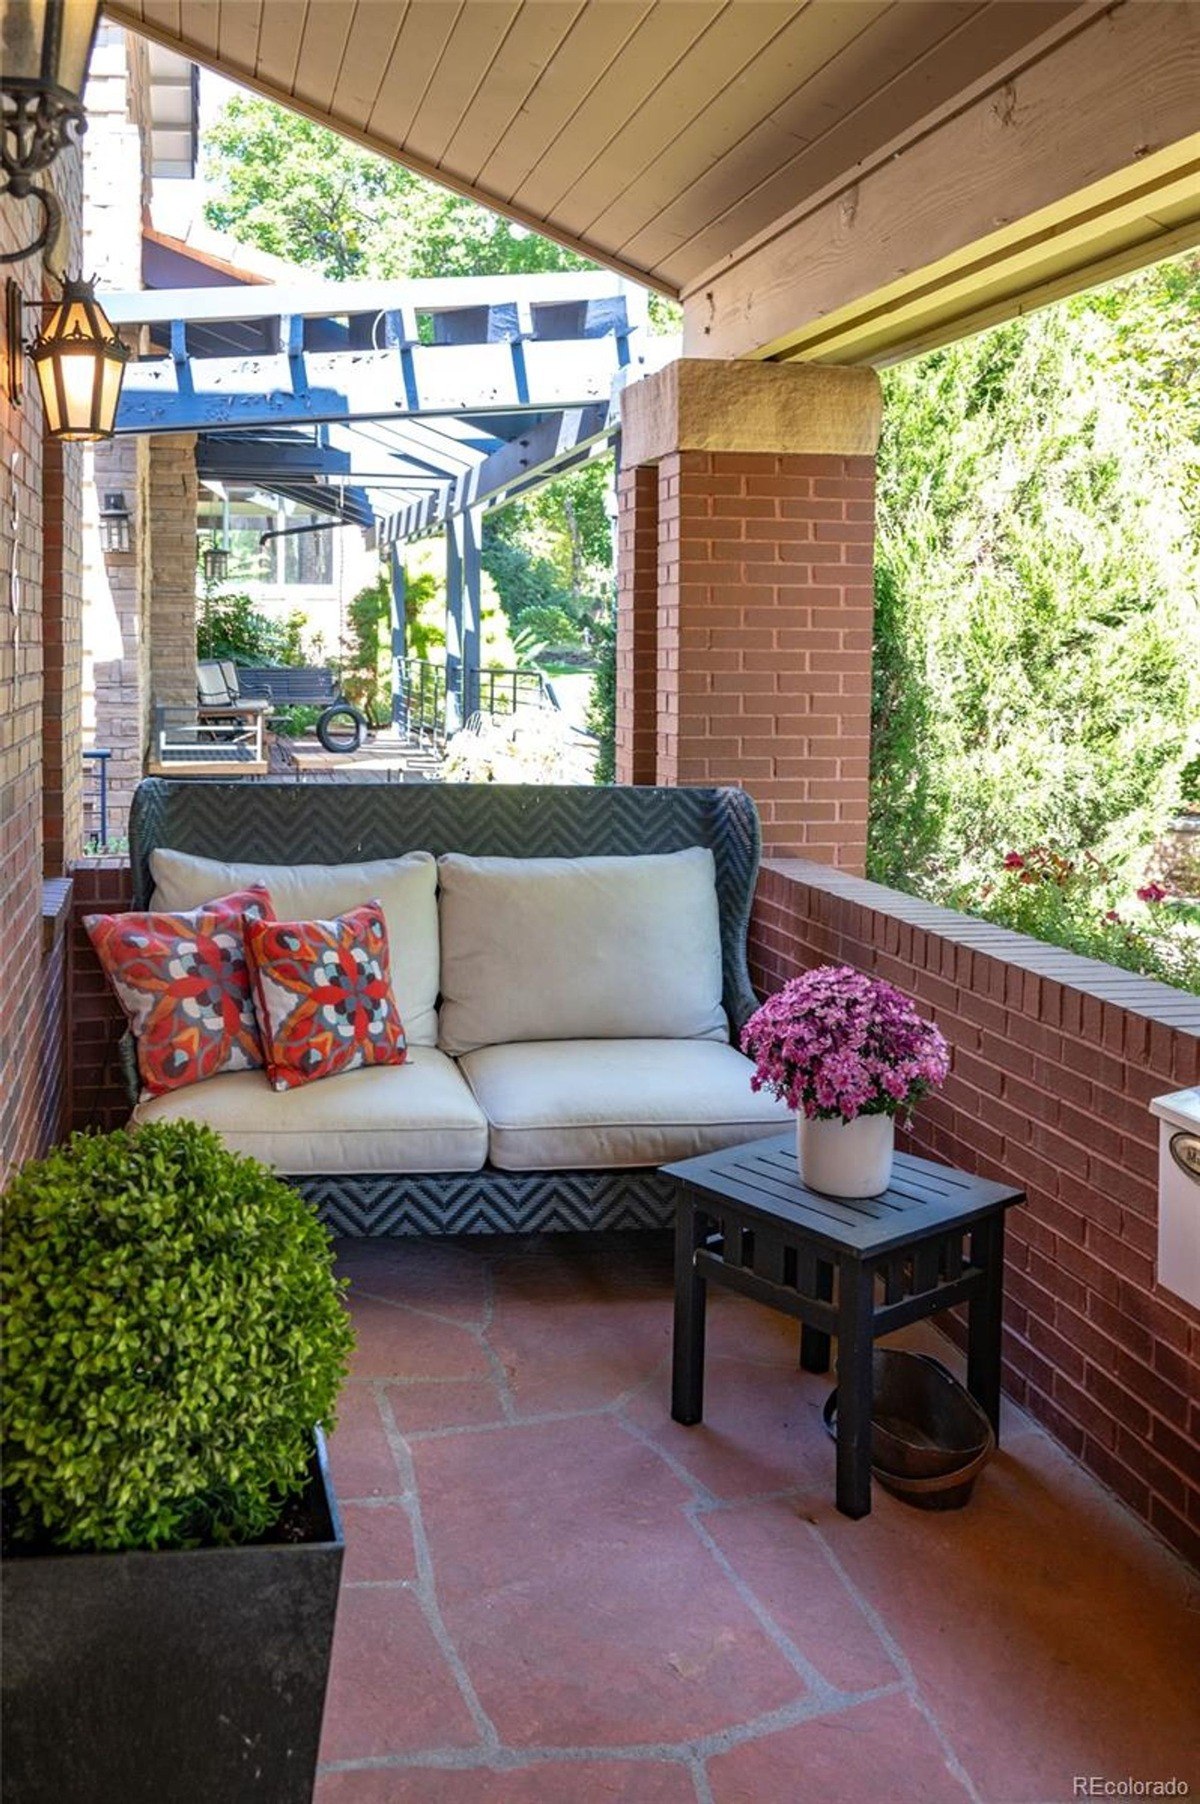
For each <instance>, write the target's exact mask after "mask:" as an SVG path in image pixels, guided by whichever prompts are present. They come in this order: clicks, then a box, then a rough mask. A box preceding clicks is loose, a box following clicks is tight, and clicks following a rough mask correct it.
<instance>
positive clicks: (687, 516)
mask: <svg viewBox="0 0 1200 1804" xmlns="http://www.w3.org/2000/svg"><path fill="white" fill-rule="evenodd" d="M879 415H880V402H879V387H878V381H877V379H876V377H875V375H874V373H873V372H872V371H870V370H840V369H826V368H823V367H818V366H816V365H809V364H795V365H773V364H749V363H746V364H741V363H710V362H707V361H704V360H701V359H686V360H683V361H681V362H679V363H676V364H672V365H670V366H668V368H666V369H664V370H661V371H659V372H657V373H656V374H655V375H654V376H651V377H648V378H646V379H645V380H644V381H642V382H639V383H636V384H634V385H633V386H631V387H630V388H629V389H627V390H626V391H625V394H624V395H623V397H622V465H623V470H622V483H623V484H624V485H625V494H626V495H627V496H628V497H629V502H628V504H627V505H628V506H629V507H631V508H632V509H633V510H635V514H636V515H637V518H643V517H647V516H648V515H649V512H650V503H649V496H648V483H649V481H650V480H651V476H652V475H653V481H654V489H655V511H656V521H657V535H658V558H657V572H656V578H655V589H656V608H655V617H656V635H655V636H656V646H655V668H656V704H655V712H656V748H655V780H656V781H658V782H660V783H736V784H739V785H741V786H742V787H744V788H746V789H747V790H749V792H750V793H751V795H753V797H754V799H755V801H756V802H757V803H758V806H759V810H760V812H761V815H762V821H763V837H764V843H765V845H766V847H767V848H768V850H770V851H773V852H776V853H779V852H789V853H800V852H802V853H803V854H804V856H806V857H809V858H813V859H820V860H822V861H823V862H825V863H829V864H835V865H840V866H841V867H843V868H844V869H847V870H851V871H861V870H862V869H863V867H864V863H865V858H866V829H867V788H868V770H869V754H870V706H871V629H872V615H873V594H872V572H871V559H872V541H873V536H874V450H875V445H876V443H877V439H878V432H879ZM639 509H640V513H639V512H638V510H639ZM637 518H635V521H634V523H633V526H632V528H631V529H630V528H627V530H626V531H625V532H624V533H623V534H622V539H621V545H620V553H619V555H621V557H622V558H623V560H624V562H623V565H622V571H621V581H620V585H619V597H620V600H619V607H620V608H621V610H622V611H625V612H629V611H632V623H630V622H628V621H627V623H626V626H625V637H626V640H627V641H628V640H630V639H632V638H633V636H634V635H636V621H637V611H636V597H637V596H638V595H639V594H642V595H644V593H645V589H646V577H645V574H644V572H639V570H638V565H637ZM631 555H632V568H631V567H630V560H631ZM639 576H640V582H639ZM630 597H632V598H634V605H633V608H632V610H630V609H629V602H628V598H630ZM621 644H622V636H621V630H620V624H619V626H618V650H620V647H621ZM636 701H637V692H636V686H634V688H633V690H632V692H630V691H624V690H622V687H621V683H620V665H619V664H618V745H619V746H620V745H621V743H622V737H623V735H624V736H625V737H626V738H628V737H629V736H630V735H636V731H637V727H636V721H637V714H636V711H635V710H636ZM618 773H619V774H620V775H623V774H624V773H623V772H622V770H621V767H620V766H618Z"/></svg>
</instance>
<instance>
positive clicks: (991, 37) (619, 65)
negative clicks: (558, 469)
mask: <svg viewBox="0 0 1200 1804" xmlns="http://www.w3.org/2000/svg"><path fill="white" fill-rule="evenodd" d="M106 10H107V12H108V13H109V15H110V16H111V17H112V18H113V19H114V20H116V21H118V22H120V23H122V24H126V25H129V26H131V27H133V28H134V29H137V30H141V31H143V32H145V33H146V35H148V36H150V37H152V38H154V39H155V40H156V41H158V42H160V43H165V44H168V45H170V46H171V47H172V48H174V49H177V50H179V51H181V52H183V53H184V54H186V55H188V56H190V57H192V58H194V60H196V61H197V62H200V63H204V64H207V65H208V66H210V67H212V68H216V69H219V70H221V71H222V72H223V73H224V74H226V75H227V76H229V77H230V78H231V79H233V80H235V81H238V82H241V83H243V84H244V85H246V86H248V87H252V88H255V89H257V90H259V91H260V92H262V93H264V94H267V95H269V96H270V97H271V98H272V99H275V100H278V101H281V102H283V103H285V104H287V105H290V106H293V107H296V108H297V109H298V110H300V111H301V112H304V113H306V114H308V115H310V116H311V117H313V118H316V119H319V120H321V121H322V122H324V123H327V124H329V125H331V126H334V127H335V128H337V129H338V130H340V131H343V132H345V133H347V134H348V135H349V136H350V137H353V138H355V139H357V140H358V141H360V142H361V143H364V144H367V145H370V146H372V147H373V148H375V149H378V150H380V151H383V152H385V153H386V154H388V155H390V156H394V157H397V158H398V159H399V160H400V161H401V162H403V163H406V164H408V165H409V166H410V167H411V168H414V169H416V170H419V171H420V172H421V173H423V174H426V175H430V176H433V177H435V178H436V179H437V180H439V181H442V182H444V183H445V184H446V185H447V186H449V187H451V188H454V189H457V190H459V191H460V192H465V193H469V194H472V195H474V196H476V197H477V198H478V199H480V200H482V201H484V202H486V203H487V204H488V205H489V206H492V207H495V208H497V209H498V210H499V211H501V212H503V213H506V214H508V215H509V216H510V217H512V218H515V219H517V220H519V221H521V222H522V223H524V224H527V225H530V226H532V227H535V228H536V229H538V230H541V231H544V232H546V233H547V234H548V235H549V236H551V237H553V238H556V239H558V240H559V241H560V242H562V243H565V244H568V245H571V246H572V247H574V248H576V249H578V250H580V251H582V252H583V253H584V254H585V255H588V256H590V257H593V258H595V259H596V260H597V261H599V262H602V263H606V264H608V265H610V266H611V267H613V268H615V269H618V270H620V271H622V272H623V273H625V274H628V275H631V276H633V277H634V278H635V279H637V280H639V281H643V282H646V283H648V284H650V285H651V286H653V287H655V288H658V289H660V290H661V291H663V292H664V293H667V294H674V295H677V294H680V293H681V292H683V291H684V290H687V289H689V288H694V287H695V285H696V284H697V283H698V282H699V281H701V280H703V279H704V278H705V276H706V274H707V273H708V272H710V271H713V270H715V269H717V268H718V267H719V266H720V265H721V264H722V263H723V262H724V261H725V260H726V259H728V258H729V257H730V256H732V254H733V253H734V252H735V251H736V250H737V248H738V247H739V246H741V245H743V244H745V243H746V242H747V240H749V239H752V238H754V237H755V236H756V235H757V234H759V233H761V232H763V231H765V230H767V229H768V228H769V227H770V226H771V224H772V222H773V221H775V220H777V219H779V218H781V217H782V216H783V215H785V214H788V213H790V212H793V211H794V210H795V209H796V208H797V207H798V206H801V205H802V204H803V203H804V201H805V199H806V197H809V196H813V195H817V194H818V193H820V192H821V191H823V190H826V189H828V188H829V186H830V184H831V183H836V182H838V181H839V180H842V181H844V180H846V179H847V178H848V177H849V176H851V175H852V174H853V172H854V170H855V169H856V167H857V166H858V165H859V164H860V163H862V162H863V161H864V160H867V159H869V158H871V156H872V155H873V154H874V153H876V152H878V151H879V149H880V148H881V147H882V146H884V145H885V144H889V143H891V142H893V141H894V140H896V139H897V138H900V137H903V136H905V135H906V134H910V133H912V132H913V131H914V129H916V128H917V127H919V125H920V123H921V122H922V121H923V120H925V119H926V118H928V117H930V116H932V115H934V114H936V113H938V112H939V111H943V110H944V109H945V108H946V106H947V105H948V104H950V103H952V102H953V100H954V97H955V96H956V95H958V94H960V93H962V92H963V91H964V90H966V89H968V88H970V87H972V85H973V84H976V83H978V82H980V81H982V80H984V79H986V77H987V75H988V73H989V71H991V70H993V69H995V68H997V67H999V66H1000V65H1002V64H1004V63H1005V62H1006V61H1007V60H1009V59H1011V58H1012V57H1014V56H1016V55H1019V54H1020V53H1021V52H1022V51H1023V50H1024V48H1025V47H1026V46H1027V45H1029V44H1030V43H1031V42H1033V41H1034V40H1036V39H1037V38H1039V37H1040V36H1041V35H1042V34H1044V33H1046V32H1047V31H1050V30H1053V29H1055V28H1056V27H1057V28H1061V22H1062V20H1063V19H1064V18H1065V17H1067V16H1068V15H1069V14H1071V13H1073V12H1075V13H1078V12H1080V11H1081V10H1085V9H1081V8H1080V7H1079V5H1078V4H1077V3H1076V0H803V3H801V4H796V3H795V0H112V3H111V4H109V5H108V6H107V8H106Z"/></svg>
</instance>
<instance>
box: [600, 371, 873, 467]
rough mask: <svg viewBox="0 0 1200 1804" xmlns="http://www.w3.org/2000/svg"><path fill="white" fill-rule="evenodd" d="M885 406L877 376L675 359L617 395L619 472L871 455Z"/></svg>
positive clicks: (861, 372) (860, 373)
mask: <svg viewBox="0 0 1200 1804" xmlns="http://www.w3.org/2000/svg"><path fill="white" fill-rule="evenodd" d="M882 415H883V400H882V394H881V390H880V386H879V377H878V376H877V375H876V373H875V371H874V370H873V369H844V368H842V367H840V366H838V365H834V364H823V363H800V362H793V363H758V362H750V361H745V362H743V361H740V360H739V361H723V360H721V359H718V358H708V357H680V358H678V359H677V360H676V361H675V362H674V363H668V364H665V365H664V367H663V368H662V369H661V370H655V371H654V373H653V374H652V375H649V376H643V377H642V379H641V381H640V382H631V383H630V384H629V386H628V388H625V389H624V390H622V393H621V468H622V469H623V470H628V469H632V468H634V467H636V466H637V465H638V464H648V463H656V462H657V461H658V459H659V458H661V457H667V456H669V455H670V454H671V453H672V452H673V451H762V452H767V453H775V454H777V455H788V454H793V453H796V454H800V455H818V456H819V455H822V454H826V455H829V456H832V457H873V456H874V454H875V450H876V447H877V446H878V444H879V429H880V424H881V421H882Z"/></svg>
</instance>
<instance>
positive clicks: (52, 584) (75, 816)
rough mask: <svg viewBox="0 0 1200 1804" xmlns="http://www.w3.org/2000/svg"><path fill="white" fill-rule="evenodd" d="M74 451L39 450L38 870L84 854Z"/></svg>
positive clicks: (48, 445)
mask: <svg viewBox="0 0 1200 1804" xmlns="http://www.w3.org/2000/svg"><path fill="white" fill-rule="evenodd" d="M81 464H82V453H81V451H80V448H79V446H78V445H64V444H62V443H61V442H60V441H58V440H57V439H52V438H47V439H46V441H45V444H44V447H43V452H42V502H43V515H42V542H43V561H42V643H43V664H42V869H43V871H44V872H45V874H46V876H47V877H58V876H61V875H62V873H63V872H64V871H65V870H66V868H67V865H68V864H69V863H70V861H71V860H72V859H73V858H77V857H78V856H79V854H80V853H81V852H82V851H83V721H82V679H83V593H82V582H83V577H82V561H83V533H82V520H81V507H80V502H81V493H80V470H81Z"/></svg>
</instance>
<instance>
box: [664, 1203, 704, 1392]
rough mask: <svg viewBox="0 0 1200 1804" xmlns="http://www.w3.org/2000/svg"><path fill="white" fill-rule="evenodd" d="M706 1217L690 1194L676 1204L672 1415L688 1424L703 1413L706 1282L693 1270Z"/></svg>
mask: <svg viewBox="0 0 1200 1804" xmlns="http://www.w3.org/2000/svg"><path fill="white" fill-rule="evenodd" d="M707 1228H708V1218H707V1217H706V1216H705V1215H704V1214H703V1213H702V1212H701V1211H700V1210H699V1209H697V1207H696V1205H695V1203H694V1202H693V1201H692V1199H691V1197H690V1196H688V1195H687V1194H686V1193H683V1194H681V1195H680V1197H679V1200H678V1201H677V1203H676V1205H675V1342H674V1348H673V1354H672V1373H671V1416H672V1419H673V1420H674V1421H676V1422H682V1423H683V1424H684V1425H685V1427H688V1428H690V1427H691V1426H692V1425H693V1424H694V1423H696V1422H699V1421H700V1420H701V1419H702V1417H703V1415H704V1310H705V1303H706V1300H707V1291H708V1286H707V1285H706V1284H705V1282H704V1279H703V1278H702V1277H701V1276H700V1274H699V1273H698V1272H697V1270H696V1261H695V1254H696V1248H697V1247H699V1246H701V1245H702V1244H703V1241H704V1236H705V1233H706V1231H707Z"/></svg>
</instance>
